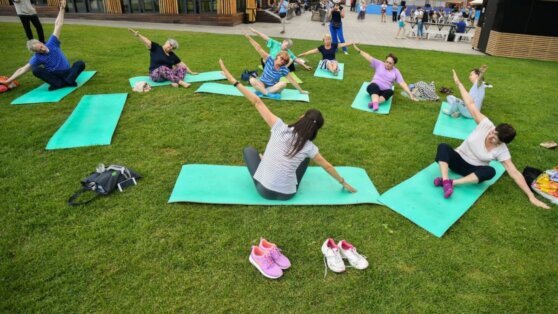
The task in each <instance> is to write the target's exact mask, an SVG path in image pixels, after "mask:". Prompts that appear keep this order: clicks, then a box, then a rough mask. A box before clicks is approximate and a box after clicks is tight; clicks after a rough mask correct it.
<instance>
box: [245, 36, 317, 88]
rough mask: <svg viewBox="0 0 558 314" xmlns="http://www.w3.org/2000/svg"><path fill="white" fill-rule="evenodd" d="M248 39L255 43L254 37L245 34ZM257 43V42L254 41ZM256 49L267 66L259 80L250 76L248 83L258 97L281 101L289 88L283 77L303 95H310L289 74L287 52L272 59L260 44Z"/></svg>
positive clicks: (280, 53)
mask: <svg viewBox="0 0 558 314" xmlns="http://www.w3.org/2000/svg"><path fill="white" fill-rule="evenodd" d="M245 36H246V38H248V40H250V41H254V39H253V38H252V37H250V36H249V35H248V34H245ZM254 42H255V41H254ZM254 48H256V51H257V52H258V53H259V54H260V56H261V57H262V59H263V60H265V66H264V68H263V73H262V76H261V77H260V78H259V79H258V78H256V77H254V76H253V75H250V78H249V79H248V82H249V83H250V85H252V87H254V88H255V89H256V93H257V94H258V96H267V97H270V98H274V99H279V98H280V97H281V96H280V93H281V91H282V90H283V89H285V87H287V83H286V82H281V81H280V79H281V77H283V76H284V77H285V78H286V79H287V80H288V81H289V82H290V83H291V84H292V85H293V86H294V87H295V88H296V89H298V91H299V92H300V93H301V94H308V92H307V91H305V90H303V89H302V88H300V85H298V83H297V82H296V80H295V79H294V78H293V77H292V76H291V74H290V73H289V69H288V68H287V64H289V61H290V60H289V54H288V53H287V52H286V51H279V52H278V53H277V56H276V57H275V58H274V57H272V56H271V55H270V54H269V53H267V51H265V50H263V49H262V47H261V46H260V45H258V43H255V45H254Z"/></svg>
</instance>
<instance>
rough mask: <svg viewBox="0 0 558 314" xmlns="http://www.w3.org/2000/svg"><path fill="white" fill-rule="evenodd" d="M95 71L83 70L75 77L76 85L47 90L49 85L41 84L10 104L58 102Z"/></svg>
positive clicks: (88, 78)
mask: <svg viewBox="0 0 558 314" xmlns="http://www.w3.org/2000/svg"><path fill="white" fill-rule="evenodd" d="M95 73H97V71H83V72H81V74H80V75H79V76H78V78H77V79H76V83H77V85H78V86H76V87H64V88H60V89H57V90H53V91H49V90H48V87H49V85H48V84H47V83H44V84H43V85H41V86H39V87H37V88H35V89H33V90H31V91H29V92H27V93H26V94H23V95H21V96H19V97H18V98H16V99H15V100H14V101H12V105H25V104H37V103H42V102H59V101H60V100H62V98H64V97H66V96H67V95H68V94H70V93H71V92H73V91H74V90H76V89H78V88H79V87H81V86H82V85H83V84H85V83H86V82H87V81H89V80H90V79H91V78H92V77H93V75H95Z"/></svg>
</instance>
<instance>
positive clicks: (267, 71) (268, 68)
mask: <svg viewBox="0 0 558 314" xmlns="http://www.w3.org/2000/svg"><path fill="white" fill-rule="evenodd" d="M274 62H275V61H274V59H273V58H272V57H271V56H270V57H267V60H265V66H264V70H263V73H262V77H261V78H260V81H262V83H264V84H265V86H273V85H275V84H277V82H279V80H280V79H281V77H283V76H287V74H289V69H288V68H287V67H286V66H283V65H282V66H281V67H280V68H279V70H276V69H275V65H274Z"/></svg>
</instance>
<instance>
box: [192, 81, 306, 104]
mask: <svg viewBox="0 0 558 314" xmlns="http://www.w3.org/2000/svg"><path fill="white" fill-rule="evenodd" d="M246 88H247V89H248V90H250V91H252V92H255V91H256V90H255V89H254V88H253V87H252V86H248V87H246ZM196 93H210V94H219V95H229V96H243V95H242V93H241V92H240V91H239V90H238V89H237V88H236V87H234V86H233V85H232V84H220V83H203V84H202V86H200V87H199V88H198V89H197V90H196ZM266 98H267V97H266ZM268 99H271V98H268ZM278 100H293V101H304V102H309V101H310V97H309V96H308V94H301V93H300V92H299V91H298V90H296V89H284V90H283V91H282V92H281V99H278Z"/></svg>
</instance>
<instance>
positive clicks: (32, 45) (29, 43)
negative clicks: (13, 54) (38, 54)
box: [27, 39, 41, 52]
mask: <svg viewBox="0 0 558 314" xmlns="http://www.w3.org/2000/svg"><path fill="white" fill-rule="evenodd" d="M40 43H41V42H40V41H38V40H36V39H29V40H28V41H27V49H28V50H29V51H30V52H35V45H36V44H40Z"/></svg>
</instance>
